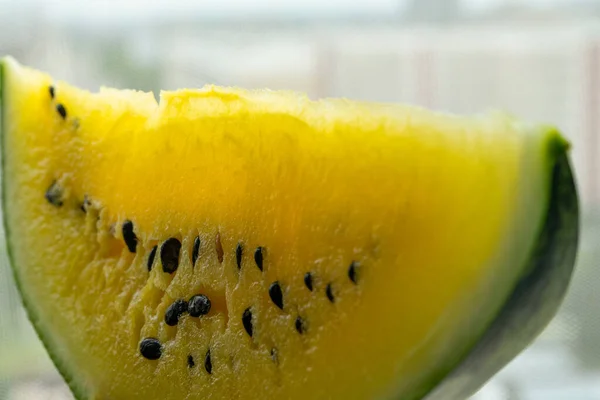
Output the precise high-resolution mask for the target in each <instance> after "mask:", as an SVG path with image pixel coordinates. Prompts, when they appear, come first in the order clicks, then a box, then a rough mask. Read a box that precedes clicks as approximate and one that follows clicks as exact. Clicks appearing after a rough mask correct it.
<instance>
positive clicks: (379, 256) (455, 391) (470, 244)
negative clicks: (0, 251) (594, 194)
mask: <svg viewBox="0 0 600 400" xmlns="http://www.w3.org/2000/svg"><path fill="white" fill-rule="evenodd" d="M0 66H1V67H0V71H1V90H2V94H1V112H2V114H1V115H2V119H1V122H2V124H1V131H2V155H3V159H2V173H3V181H2V184H3V209H4V224H5V229H6V236H7V245H8V249H9V252H10V258H11V263H12V267H13V270H14V274H15V277H16V279H17V281H18V285H19V288H20V292H21V295H22V298H23V301H24V304H25V306H26V308H27V311H28V313H29V317H30V319H31V321H32V323H33V325H34V326H35V328H36V330H37V332H38V334H39V335H40V338H41V339H42V341H43V342H44V344H45V346H46V348H47V350H48V352H49V354H50V355H51V357H52V359H53V360H54V362H55V364H56V366H57V368H58V369H59V370H60V372H61V373H62V375H63V376H64V378H65V379H66V381H67V382H68V384H69V385H70V387H71V389H72V390H73V393H74V394H75V395H76V397H78V398H81V399H84V398H86V399H87V398H90V399H113V400H118V399H188V400H193V399H208V398H210V399H250V398H256V399H271V398H273V399H301V398H303V399H305V398H310V399H350V398H352V399H373V398H381V399H384V398H390V399H392V398H393V399H407V400H414V399H423V398H430V399H444V400H448V399H450V400H451V399H464V398H465V397H467V396H468V395H470V394H472V393H473V392H474V391H476V390H477V389H478V388H479V387H480V386H481V385H482V384H483V383H484V382H485V381H486V380H487V379H489V378H490V377H491V376H492V375H493V374H494V373H496V372H497V371H498V370H499V369H500V368H502V366H503V365H505V364H506V363H507V362H508V361H510V360H511V359H512V358H513V357H514V356H515V355H517V354H518V353H519V352H520V351H522V350H523V349H524V348H525V347H526V346H527V345H528V343H530V342H531V340H533V338H535V336H536V335H537V334H538V333H539V332H540V331H541V329H543V327H544V326H545V325H546V324H547V323H548V321H549V320H550V319H551V318H552V316H553V315H554V313H555V312H556V309H557V308H558V305H559V304H560V301H561V299H562V297H563V295H564V293H565V291H566V288H567V286H568V283H569V279H570V276H571V274H572V270H573V264H574V258H575V251H576V245H577V237H578V218H579V217H578V203H577V194H576V190H575V185H574V180H573V177H572V174H571V168H570V166H569V161H568V148H569V146H568V144H567V142H566V141H565V140H564V139H563V137H562V136H561V135H560V133H559V132H558V131H557V130H556V129H554V128H552V127H549V126H542V125H536V124H529V123H525V122H522V121H519V120H517V119H515V118H513V117H510V116H508V115H505V114H502V113H489V114H485V115H478V116H470V117H459V116H454V115H448V114H441V113H435V112H431V111H428V110H424V109H420V108H416V107H410V106H404V105H393V104H370V103H360V102H353V101H349V100H342V99H338V100H334V99H328V100H321V101H310V100H309V99H308V98H306V97H305V96H303V95H300V94H296V93H287V92H272V91H266V90H265V91H252V92H251V91H245V90H240V89H228V88H220V87H213V86H209V87H205V88H203V89H200V90H180V91H176V92H163V93H161V96H160V102H158V103H157V102H156V100H155V98H154V96H153V95H152V94H151V93H141V92H136V91H125V90H123V91H120V90H115V89H107V88H103V89H101V90H100V91H99V92H98V93H90V92H87V91H84V90H81V89H78V88H76V87H73V86H70V85H69V84H67V83H65V82H56V81H54V80H53V79H52V78H51V77H50V76H48V75H46V74H44V73H41V72H38V71H35V70H33V69H29V68H26V67H23V66H21V65H19V64H18V63H17V62H16V61H14V60H13V59H11V58H5V59H3V60H2V61H1V63H0Z"/></svg>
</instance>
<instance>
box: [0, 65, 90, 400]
mask: <svg viewBox="0 0 600 400" xmlns="http://www.w3.org/2000/svg"><path fill="white" fill-rule="evenodd" d="M6 62H7V61H6V59H5V58H4V59H0V147H1V150H0V157H1V161H0V163H1V166H2V172H1V176H0V178H1V179H2V185H1V188H2V226H3V227H4V234H5V237H6V244H7V245H6V252H7V254H8V260H9V264H10V267H11V270H12V274H13V277H14V280H15V283H16V285H17V288H18V291H19V293H20V295H21V300H22V301H23V306H24V307H25V310H26V311H27V317H28V318H29V320H30V321H31V324H32V325H33V327H34V328H35V329H34V330H35V332H36V334H37V335H38V337H39V338H40V340H41V341H42V344H43V345H44V347H45V348H46V351H47V352H48V355H49V356H50V359H51V360H52V362H53V363H54V365H55V366H56V368H57V369H58V372H59V373H60V374H61V376H62V377H63V379H64V380H65V382H66V383H67V385H68V386H69V389H71V393H72V394H73V396H74V397H75V399H77V400H86V399H87V398H88V395H87V394H86V393H85V391H84V390H83V387H81V386H80V384H78V383H77V382H76V381H75V377H74V375H73V374H71V373H70V372H69V369H68V368H67V366H66V363H65V362H64V361H63V360H62V359H61V358H60V357H59V355H58V354H57V353H55V352H54V351H53V350H52V349H53V348H54V347H55V346H53V345H52V341H51V340H50V335H47V334H46V333H45V331H44V329H43V327H42V326H41V324H39V323H38V321H39V318H38V316H37V314H36V312H35V310H34V309H33V307H31V306H30V304H32V303H33V302H30V301H29V299H28V297H27V292H26V291H24V290H23V287H22V286H21V281H20V279H19V274H18V273H17V269H16V268H15V265H16V264H15V261H14V258H13V254H12V240H11V232H10V229H9V227H8V223H7V219H6V218H5V215H8V214H7V211H8V210H7V209H6V205H7V201H6V200H7V199H6V187H5V185H6V176H5V174H6V168H5V164H4V163H5V160H6V156H5V154H4V151H5V149H6V145H5V143H4V140H5V137H6V135H5V128H4V124H5V122H6V118H5V116H4V113H5V110H4V106H5V104H6V101H5V99H4V96H5V95H6V93H5V89H3V88H4V86H5V84H4V78H5V74H6V72H5V68H6Z"/></svg>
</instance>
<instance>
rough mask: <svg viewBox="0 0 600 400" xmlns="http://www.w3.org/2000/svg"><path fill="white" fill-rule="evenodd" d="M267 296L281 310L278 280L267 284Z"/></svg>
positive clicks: (280, 292) (281, 298) (280, 293)
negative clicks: (269, 284)
mask: <svg viewBox="0 0 600 400" xmlns="http://www.w3.org/2000/svg"><path fill="white" fill-rule="evenodd" d="M269 296H270V297H271V300H272V301H273V303H275V305H276V306H277V307H279V308H281V309H282V310H283V292H282V291H281V286H280V285H279V282H277V281H275V282H273V283H271V286H269Z"/></svg>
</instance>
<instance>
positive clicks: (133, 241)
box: [122, 220, 138, 253]
mask: <svg viewBox="0 0 600 400" xmlns="http://www.w3.org/2000/svg"><path fill="white" fill-rule="evenodd" d="M122 231H123V240H125V244H126V245H127V248H128V249H129V251H130V252H132V253H135V249H136V247H137V242H138V239H137V236H135V233H134V232H133V222H131V221H129V220H127V221H125V223H124V224H123V228H122Z"/></svg>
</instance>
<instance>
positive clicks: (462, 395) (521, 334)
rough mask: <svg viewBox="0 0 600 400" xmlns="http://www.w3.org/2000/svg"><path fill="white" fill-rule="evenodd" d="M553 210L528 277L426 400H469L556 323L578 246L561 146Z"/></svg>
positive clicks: (574, 203) (575, 206)
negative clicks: (554, 320) (554, 321)
mask: <svg viewBox="0 0 600 400" xmlns="http://www.w3.org/2000/svg"><path fill="white" fill-rule="evenodd" d="M555 147H556V153H554V152H553V153H554V154H553V155H554V156H555V159H556V161H555V163H554V166H553V167H552V185H551V187H550V204H549V207H548V212H547V214H546V219H545V222H544V228H543V230H542V232H541V234H540V236H539V238H538V240H537V242H536V245H535V247H534V251H533V253H532V257H531V260H530V262H529V266H527V267H526V268H525V269H524V270H525V271H527V273H526V274H525V275H524V276H523V277H522V278H521V279H520V280H519V282H518V283H517V286H516V287H515V289H514V291H513V293H512V294H511V296H510V297H509V298H508V300H507V301H506V303H505V304H504V306H503V307H502V309H501V311H500V312H499V314H498V316H497V317H496V318H495V319H494V321H493V322H492V324H491V325H490V326H489V328H488V329H487V330H486V332H485V333H484V335H483V336H482V337H481V339H479V341H478V342H477V343H476V344H475V346H474V347H473V348H472V349H471V351H470V352H469V353H468V354H467V355H466V357H465V358H464V359H463V360H462V361H460V362H459V363H458V364H457V366H456V367H455V368H453V369H452V371H451V372H450V373H449V374H448V375H447V376H446V377H445V378H444V379H443V381H441V383H439V384H438V385H436V386H435V387H434V388H433V390H431V392H430V393H429V394H428V395H427V396H425V399H426V400H464V399H466V398H468V397H469V396H471V395H473V394H474V393H475V392H477V390H479V389H480V388H481V387H482V386H483V385H484V384H485V383H486V382H487V381H488V380H489V379H490V378H491V377H492V376H494V375H495V374H496V373H497V372H498V371H499V370H500V369H502V368H503V367H504V366H505V365H506V364H507V363H508V362H509V361H510V360H511V359H513V358H514V357H515V356H517V355H518V354H519V353H520V352H521V351H523V350H524V349H525V348H526V347H527V346H528V345H529V344H530V343H531V342H532V341H533V340H534V339H535V338H536V337H537V336H538V335H539V334H540V333H541V331H542V330H543V329H544V328H545V327H546V325H547V324H548V323H549V322H550V320H551V319H552V318H553V317H554V315H555V314H556V312H557V311H558V308H559V306H560V304H561V303H562V300H563V298H564V296H565V294H566V292H567V289H568V287H569V283H570V281H571V277H572V275H573V270H574V266H575V258H576V252H577V244H578V240H579V203H578V197H577V189H576V185H575V181H574V179H573V174H572V171H571V167H570V163H569V159H568V156H567V153H566V148H567V146H566V145H565V142H564V141H563V142H562V145H559V143H557V144H556V146H555Z"/></svg>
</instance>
